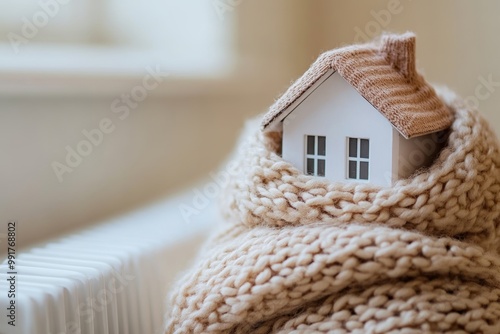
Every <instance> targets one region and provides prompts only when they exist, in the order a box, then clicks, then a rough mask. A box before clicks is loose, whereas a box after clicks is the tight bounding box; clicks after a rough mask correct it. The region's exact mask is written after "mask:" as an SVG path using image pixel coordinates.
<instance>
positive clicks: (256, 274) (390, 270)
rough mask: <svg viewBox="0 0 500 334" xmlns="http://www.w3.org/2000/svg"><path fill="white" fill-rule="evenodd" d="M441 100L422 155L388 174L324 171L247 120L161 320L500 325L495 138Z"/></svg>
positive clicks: (403, 328) (373, 327) (404, 328)
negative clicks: (213, 210) (413, 168)
mask: <svg viewBox="0 0 500 334" xmlns="http://www.w3.org/2000/svg"><path fill="white" fill-rule="evenodd" d="M439 95H440V98H441V99H442V100H443V101H444V102H445V103H446V104H447V106H448V107H449V108H450V109H451V110H452V111H453V113H454V121H453V124H452V127H451V129H450V134H449V137H448V142H447V143H446V147H445V148H444V149H443V150H442V151H441V152H440V154H439V156H438V157H437V159H436V161H435V162H434V164H433V165H432V166H431V167H429V168H427V169H425V170H420V171H418V172H417V173H416V174H415V175H413V176H412V177H411V178H409V179H405V180H400V181H397V182H396V183H395V184H393V186H392V187H387V188H383V187H377V186H373V185H369V184H352V183H350V184H344V183H332V182H327V181H324V180H321V179H318V178H315V177H312V176H307V175H304V174H302V173H301V171H299V170H297V169H296V168H295V167H293V166H292V165H291V164H289V163H288V162H286V161H284V160H283V159H282V158H281V157H280V155H279V151H280V141H281V139H280V134H279V133H271V134H269V135H264V134H263V133H262V132H261V131H260V130H259V129H258V127H257V124H254V125H252V126H250V128H249V129H247V131H246V133H245V134H244V136H243V140H242V142H241V143H240V145H241V149H240V150H239V154H237V156H236V157H235V159H236V161H237V168H235V170H236V171H237V174H236V175H233V177H232V179H231V181H230V182H229V184H228V186H227V189H226V191H225V193H224V195H223V196H222V197H223V198H222V209H223V210H222V211H223V214H224V220H223V221H224V223H223V224H222V227H221V229H220V230H219V231H218V232H217V233H216V234H215V235H214V236H213V237H212V238H211V240H210V241H209V242H208V244H207V245H205V249H204V250H203V252H202V255H201V256H200V258H199V263H198V264H197V265H196V266H195V267H194V268H193V269H192V271H191V272H189V273H187V274H186V276H185V277H184V278H183V279H182V280H181V281H180V283H179V285H178V286H177V288H176V289H175V290H174V291H173V294H172V297H171V301H170V303H169V305H170V308H171V309H170V310H169V312H168V316H167V319H168V320H167V325H166V332H167V333H255V334H258V333H326V332H334V333H464V332H466V333H492V334H493V333H500V289H499V287H500V255H499V253H500V240H499V238H500V217H499V215H500V170H499V167H500V152H499V146H498V143H497V140H496V138H495V135H494V134H493V132H492V131H491V129H490V128H489V126H488V124H487V123H486V122H485V120H484V119H482V118H481V116H480V115H479V114H478V113H477V111H475V110H471V109H470V108H468V107H467V106H466V104H465V103H464V102H463V101H462V100H461V99H460V98H458V97H457V96H455V95H454V94H452V93H450V92H447V91H440V92H439Z"/></svg>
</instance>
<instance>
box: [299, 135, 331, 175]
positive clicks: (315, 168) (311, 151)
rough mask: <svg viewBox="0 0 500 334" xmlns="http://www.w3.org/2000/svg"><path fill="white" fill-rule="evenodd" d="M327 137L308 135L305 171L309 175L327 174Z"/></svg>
mask: <svg viewBox="0 0 500 334" xmlns="http://www.w3.org/2000/svg"><path fill="white" fill-rule="evenodd" d="M325 159H326V137H325V136H306V159H305V168H304V169H305V171H306V174H307V175H314V176H325V169H326V160H325Z"/></svg>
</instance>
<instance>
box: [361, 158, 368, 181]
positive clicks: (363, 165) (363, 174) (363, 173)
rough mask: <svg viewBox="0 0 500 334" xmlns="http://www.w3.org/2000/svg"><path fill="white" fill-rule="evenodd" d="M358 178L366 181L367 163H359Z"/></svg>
mask: <svg viewBox="0 0 500 334" xmlns="http://www.w3.org/2000/svg"><path fill="white" fill-rule="evenodd" d="M359 178H360V179H361V180H368V162H366V161H361V162H360V165H359Z"/></svg>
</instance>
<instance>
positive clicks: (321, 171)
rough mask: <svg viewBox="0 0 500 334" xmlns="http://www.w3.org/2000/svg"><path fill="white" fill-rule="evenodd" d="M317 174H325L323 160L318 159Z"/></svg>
mask: <svg viewBox="0 0 500 334" xmlns="http://www.w3.org/2000/svg"><path fill="white" fill-rule="evenodd" d="M318 176H325V160H323V159H319V160H318Z"/></svg>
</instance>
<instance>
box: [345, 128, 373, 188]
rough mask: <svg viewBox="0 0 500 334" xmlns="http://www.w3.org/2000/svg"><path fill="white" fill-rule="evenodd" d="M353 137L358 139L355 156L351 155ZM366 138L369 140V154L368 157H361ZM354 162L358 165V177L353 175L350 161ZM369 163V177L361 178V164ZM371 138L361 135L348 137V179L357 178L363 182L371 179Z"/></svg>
mask: <svg viewBox="0 0 500 334" xmlns="http://www.w3.org/2000/svg"><path fill="white" fill-rule="evenodd" d="M351 139H353V140H355V141H356V152H355V156H351V152H350V151H351V150H350V148H351V145H350V143H351ZM363 140H366V141H367V142H368V152H367V153H368V154H367V156H368V157H367V158H363V157H361V142H362V141H363ZM351 162H354V163H355V166H356V177H351V175H350V174H351V173H350V172H351V170H350V163H351ZM362 163H366V164H367V178H366V179H365V178H361V164H362ZM370 174H371V173H370V138H361V137H346V179H347V180H357V181H361V182H369V181H370Z"/></svg>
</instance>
